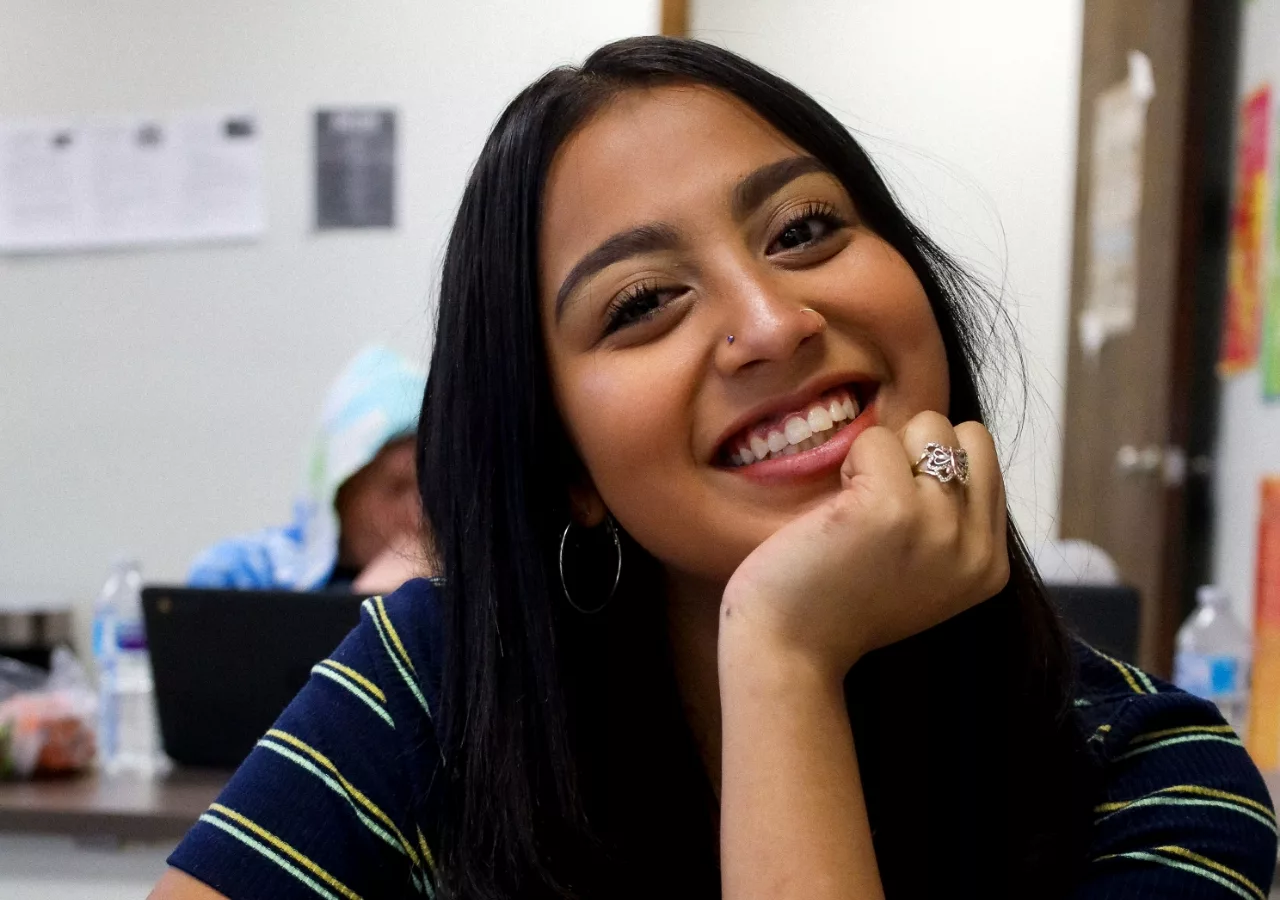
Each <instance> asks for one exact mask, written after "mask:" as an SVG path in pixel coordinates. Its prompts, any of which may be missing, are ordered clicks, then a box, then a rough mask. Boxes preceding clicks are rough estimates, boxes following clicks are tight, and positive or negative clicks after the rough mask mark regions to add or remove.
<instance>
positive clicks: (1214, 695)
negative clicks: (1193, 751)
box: [1173, 584, 1252, 735]
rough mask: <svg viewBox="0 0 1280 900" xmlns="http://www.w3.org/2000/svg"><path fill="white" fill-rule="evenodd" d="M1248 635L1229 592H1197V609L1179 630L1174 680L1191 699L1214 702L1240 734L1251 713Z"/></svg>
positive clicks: (1203, 589)
mask: <svg viewBox="0 0 1280 900" xmlns="http://www.w3.org/2000/svg"><path fill="white" fill-rule="evenodd" d="M1251 658H1252V642H1251V641H1250V639H1249V633H1248V632H1247V631H1246V630H1245V628H1244V626H1242V625H1241V624H1240V623H1239V622H1238V621H1237V620H1236V618H1235V616H1234V615H1232V614H1231V603H1230V601H1229V598H1228V597H1227V594H1226V592H1225V591H1223V590H1222V589H1221V588H1219V587H1217V586H1215V585H1211V584H1207V585H1204V586H1203V587H1201V588H1200V589H1199V590H1198V591H1196V609H1195V612H1193V613H1192V614H1191V615H1190V616H1189V617H1188V618H1187V621H1186V622H1185V623H1183V626H1182V627H1181V628H1180V629H1178V642H1177V655H1176V657H1175V659H1174V674H1173V680H1174V683H1175V684H1177V686H1178V687H1180V688H1182V689H1183V690H1184V691H1186V692H1187V693H1189V694H1195V695H1196V696H1197V697H1203V698H1204V699H1206V700H1212V701H1213V702H1214V703H1216V704H1217V705H1218V709H1219V710H1221V711H1222V717H1223V718H1224V719H1226V720H1227V724H1228V725H1230V726H1231V727H1232V728H1234V729H1235V731H1236V733H1237V734H1241V735H1243V734H1244V733H1245V724H1246V722H1245V717H1246V715H1247V714H1248V710H1249V668H1250V662H1251Z"/></svg>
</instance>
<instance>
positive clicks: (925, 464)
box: [911, 443, 969, 484]
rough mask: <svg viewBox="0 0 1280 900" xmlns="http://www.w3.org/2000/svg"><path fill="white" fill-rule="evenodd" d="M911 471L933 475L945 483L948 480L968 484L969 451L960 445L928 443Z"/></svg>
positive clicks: (917, 473)
mask: <svg viewBox="0 0 1280 900" xmlns="http://www.w3.org/2000/svg"><path fill="white" fill-rule="evenodd" d="M911 471H912V472H914V473H915V474H916V475H932V476H933V477H934V478H936V479H938V480H939V481H941V482H942V483H943V484H946V483H947V482H948V481H958V482H960V483H961V484H968V483H969V453H968V451H967V450H964V449H961V448H958V447H948V446H946V445H945V444H938V443H928V444H925V445H924V452H923V453H921V454H920V458H919V459H917V460H916V464H915V465H914V466H912V467H911Z"/></svg>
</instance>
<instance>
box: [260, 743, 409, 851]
mask: <svg viewBox="0 0 1280 900" xmlns="http://www.w3.org/2000/svg"><path fill="white" fill-rule="evenodd" d="M267 735H268V736H269V737H273V738H278V739H279V740H282V741H285V742H286V743H289V744H292V745H293V746H295V747H297V748H298V749H299V750H301V751H302V752H303V753H305V754H307V755H308V756H310V757H311V758H312V759H314V760H315V761H316V762H318V763H319V764H320V765H322V766H324V768H326V769H328V770H329V773H330V774H331V775H333V777H334V778H335V779H337V781H338V784H340V785H342V787H343V788H344V789H345V790H346V791H347V792H348V793H349V794H351V796H352V797H355V798H356V801H357V802H359V804H360V805H361V806H363V807H364V808H365V809H367V810H368V811H369V812H371V813H373V814H374V816H376V817H377V818H378V820H379V821H381V822H382V824H383V825H386V826H387V827H388V828H389V829H391V833H392V834H394V835H395V836H396V840H398V841H399V842H400V846H402V847H404V849H405V852H406V853H407V854H408V855H409V859H411V860H412V861H413V864H414V865H415V866H418V867H421V866H422V860H420V859H419V858H418V852H417V851H416V850H414V849H413V844H410V843H409V841H408V840H406V839H405V836H404V835H403V834H402V833H401V832H400V829H399V828H397V827H396V823H395V822H392V821H391V818H390V817H389V816H388V815H387V814H386V813H384V812H383V811H382V810H381V809H379V808H378V805H377V804H376V803H374V802H373V801H372V800H370V799H369V798H368V797H366V796H365V795H364V794H363V793H361V792H360V789H359V788H357V787H356V786H355V785H354V784H352V783H351V782H349V781H347V779H346V778H344V777H343V776H342V773H341V772H339V771H338V767H337V766H335V765H334V764H333V762H332V761H330V759H329V757H327V756H325V755H324V754H323V753H321V752H320V751H319V750H316V749H315V748H313V747H312V746H311V745H309V744H308V743H307V742H306V741H303V740H299V739H298V738H296V737H294V736H293V735H291V734H289V733H288V732H286V731H281V730H280V729H278V728H272V729H271V730H269V731H268V732H267Z"/></svg>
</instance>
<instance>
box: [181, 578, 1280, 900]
mask: <svg viewBox="0 0 1280 900" xmlns="http://www.w3.org/2000/svg"><path fill="white" fill-rule="evenodd" d="M434 624H435V607H434V589H433V587H432V586H431V584H430V583H429V582H427V581H414V582H410V583H409V584H407V585H405V586H404V587H403V588H401V589H400V590H399V591H397V592H396V593H395V594H392V595H390V596H388V597H386V598H375V599H373V600H369V601H366V603H365V605H364V609H363V613H362V617H361V622H360V624H359V626H357V628H356V629H355V630H354V631H353V632H352V633H351V634H350V635H349V636H348V637H347V639H346V640H345V641H343V643H342V645H341V646H340V647H339V648H338V649H337V650H336V651H335V652H334V653H333V655H332V656H331V657H330V658H329V659H326V660H324V661H323V662H321V663H319V664H318V665H317V666H316V667H315V668H314V669H312V677H311V679H310V681H309V682H308V684H307V685H306V687H305V688H304V689H303V690H302V692H301V693H300V694H299V695H298V697H297V698H296V699H295V700H294V701H293V703H292V704H291V705H290V706H289V708H288V709H287V710H286V711H285V712H284V713H283V714H282V715H281V717H280V720H279V721H278V722H277V723H276V724H275V726H274V727H273V728H272V729H271V730H269V731H268V732H267V733H266V734H265V735H264V736H263V738H262V740H260V741H259V742H258V745H257V747H256V748H255V749H254V751H253V753H252V754H250V756H249V758H248V759H247V760H246V761H245V763H244V765H242V766H241V768H240V770H239V771H238V772H237V773H236V774H235V776H234V777H233V778H232V780H231V782H230V783H229V784H228V785H227V787H226V789H225V790H224V791H223V793H222V795H221V796H220V797H219V798H218V800H217V802H215V803H214V804H213V805H212V806H211V807H210V808H209V810H208V811H207V812H206V813H205V814H204V815H203V816H201V817H200V820H199V822H197V823H196V825H195V826H194V827H193V828H192V829H191V831H190V833H189V834H188V835H187V836H186V838H185V839H184V840H183V841H182V843H181V844H180V845H179V846H178V848H177V849H176V850H175V851H174V853H173V854H172V856H171V857H170V858H169V863H170V864H171V865H173V866H175V867H177V868H178V869H181V870H183V871H185V872H187V873H188V874H190V875H192V876H193V877H195V878H197V879H199V880H200V881H202V882H204V883H205V884H208V885H209V886H211V887H213V888H214V889H216V890H218V891H220V892H221V893H223V894H225V895H227V896H228V897H230V898H232V900H259V898H267V897H270V898H299V900H303V898H305V900H317V898H323V900H361V898H392V897H406V898H416V897H426V898H428V900H434V897H435V893H436V871H435V859H434V856H433V851H432V847H433V844H434V840H435V834H436V828H437V823H435V822H433V821H432V819H433V815H432V813H431V809H432V808H433V806H434V804H433V803H432V802H431V795H432V792H431V790H430V789H431V787H432V785H431V782H430V779H431V777H432V775H433V773H434V772H435V771H437V768H438V765H437V764H438V761H439V754H440V751H439V749H438V746H437V745H436V743H435V740H434V735H433V727H432V713H433V710H434V708H435V700H436V696H437V692H438V687H439V685H438V672H437V671H436V670H435V669H434V668H433V666H432V659H433V658H438V654H433V653H432V652H431V650H430V647H431V644H432V637H433V631H434ZM1077 658H1078V667H1079V679H1078V691H1077V699H1076V700H1075V706H1076V711H1077V714H1078V715H1079V716H1080V719H1081V724H1082V726H1083V728H1084V729H1085V732H1086V733H1087V734H1088V736H1089V737H1088V747H1089V750H1090V752H1091V755H1092V757H1093V759H1094V762H1095V764H1096V765H1097V766H1098V767H1099V770H1100V774H1101V783H1102V785H1103V796H1101V797H1100V798H1098V803H1097V806H1096V808H1095V810H1094V816H1095V820H1094V834H1093V839H1092V848H1091V852H1090V854H1089V861H1088V863H1087V864H1086V866H1085V867H1084V869H1083V872H1082V878H1081V881H1080V883H1079V884H1078V885H1077V886H1076V888H1075V893H1074V895H1073V896H1074V897H1076V898H1079V900H1086V898H1087V900H1113V898H1114V900H1120V898H1139V897H1143V898H1146V897H1160V898H1200V897H1203V898H1225V900H1229V898H1232V897H1240V898H1246V900H1265V897H1266V893H1267V890H1268V888H1269V885H1270V882H1271V876H1272V874H1273V872H1274V869H1275V864H1276V819H1275V813H1274V812H1273V811H1272V808H1271V803H1270V800H1269V799H1268V796H1267V791H1266V788H1265V786H1264V785H1263V782H1262V779H1261V777H1260V776H1259V774H1258V772H1257V770H1256V769H1255V768H1254V766H1253V765H1252V763H1251V762H1250V761H1249V758H1248V756H1247V755H1246V754H1245V752H1244V749H1243V747H1242V746H1241V743H1240V741H1239V739H1238V738H1237V737H1236V736H1235V735H1234V734H1233V733H1232V732H1231V730H1230V728H1229V727H1228V726H1227V725H1225V724H1224V723H1223V721H1222V719H1221V717H1220V716H1219V715H1218V713H1217V711H1216V709H1215V708H1214V707H1213V706H1212V705H1211V704H1209V703H1207V702H1205V701H1202V700H1198V699H1196V698H1194V697H1191V696H1189V695H1187V694H1184V693H1182V692H1181V691H1178V690H1176V689H1175V688H1173V687H1171V686H1169V685H1167V684H1164V683H1163V682H1160V681H1158V680H1156V679H1154V678H1151V677H1150V676H1148V675H1147V674H1145V673H1144V672H1142V671H1141V670H1139V669H1137V668H1135V667H1133V666H1130V665H1127V664H1125V663H1122V662H1120V661H1118V660H1114V659H1111V658H1109V657H1106V656H1104V655H1102V654H1100V653H1098V652H1097V651H1094V650H1092V649H1090V648H1088V647H1086V646H1084V645H1083V644H1081V645H1077ZM922 862H923V861H922ZM926 864H927V863H926ZM956 889H957V891H958V892H959V893H958V895H960V894H965V895H967V894H966V892H965V887H964V886H961V885H957V886H956Z"/></svg>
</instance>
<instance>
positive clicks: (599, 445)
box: [560, 349, 693, 544]
mask: <svg viewBox="0 0 1280 900" xmlns="http://www.w3.org/2000/svg"><path fill="white" fill-rule="evenodd" d="M658 357H659V354H658V353H656V352H654V353H649V352H646V351H645V350H641V349H633V350H630V351H628V352H627V354H626V356H625V358H624V357H623V355H622V354H619V355H618V356H616V357H614V358H612V359H609V360H607V361H595V362H585V363H584V364H583V365H581V366H579V367H574V371H571V372H566V373H564V374H565V376H566V378H565V381H564V383H565V384H570V385H572V386H573V389H572V392H571V393H566V394H562V395H561V398H560V400H561V410H562V413H563V416H564V419H565V423H566V425H567V427H568V429H569V432H570V435H571V437H572V438H573V441H574V444H575V446H576V447H577V449H578V453H579V454H580V455H581V457H582V461H583V463H584V464H585V465H586V467H587V471H588V472H589V473H590V475H591V478H592V481H593V482H594V483H595V486H596V489H597V490H598V491H599V492H600V496H601V499H602V500H603V501H604V503H605V505H606V506H607V507H608V508H609V510H610V511H611V512H612V513H613V515H614V517H615V518H616V519H618V521H619V522H621V523H623V525H624V527H626V528H627V529H628V531H630V532H631V533H632V534H633V536H635V537H636V538H637V540H640V541H641V543H642V544H643V543H645V541H644V539H643V535H642V532H643V531H646V530H648V523H649V522H651V521H661V520H662V519H663V518H664V517H666V516H669V513H670V510H671V508H672V507H671V504H672V502H673V498H676V497H679V496H680V493H681V490H682V489H681V485H682V483H683V482H684V481H685V480H686V479H687V477H688V476H689V474H690V473H691V472H692V471H693V467H692V461H693V457H692V449H691V445H690V441H691V434H692V430H693V429H692V419H691V417H692V412H691V410H692V403H691V399H690V398H691V397H692V395H693V391H692V385H691V380H692V379H691V378H690V377H686V376H685V375H683V372H684V371H685V369H684V367H682V366H681V365H679V363H678V362H677V361H675V360H673V358H672V354H669V353H663V354H661V357H662V358H661V359H659V358H658ZM655 373H661V376H660V377H659V376H657V375H656V374H655ZM685 490H687V486H686V488H685Z"/></svg>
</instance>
